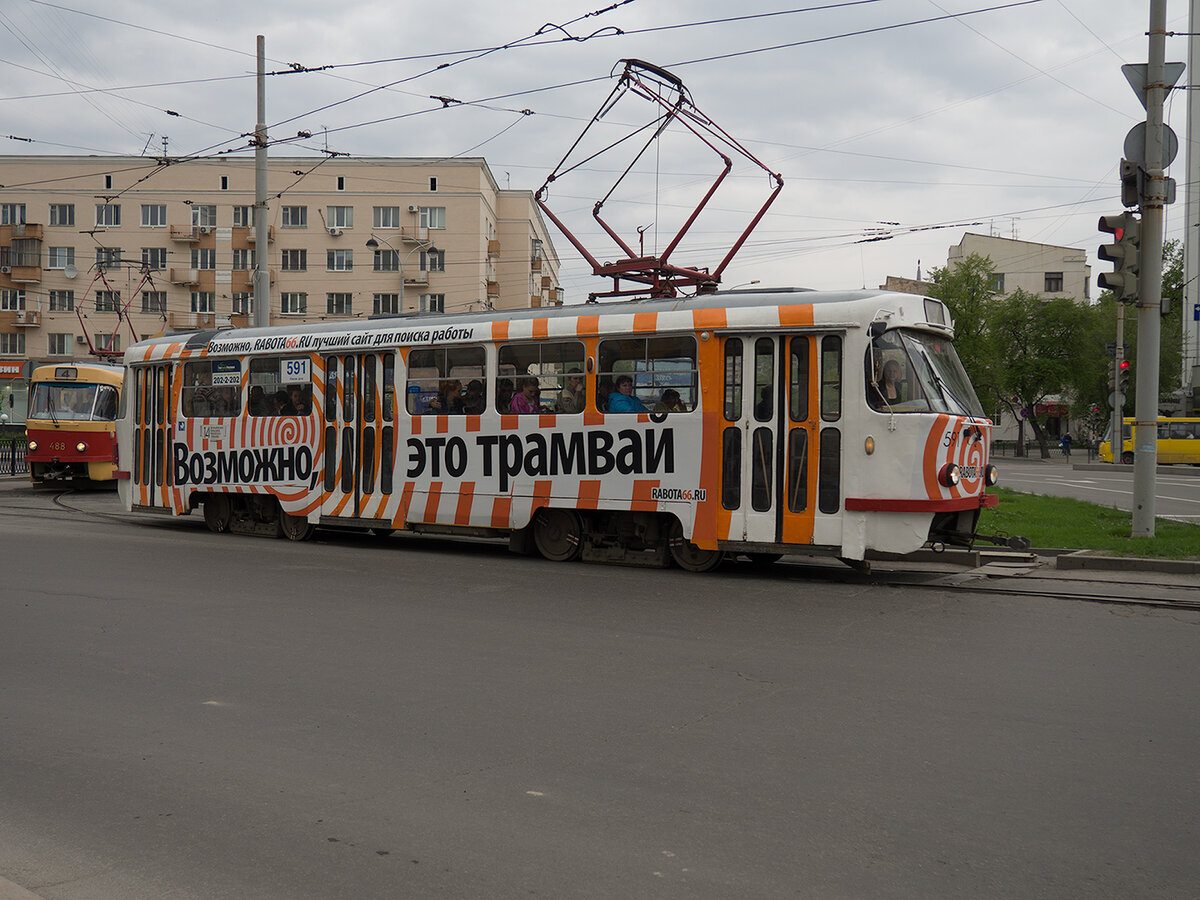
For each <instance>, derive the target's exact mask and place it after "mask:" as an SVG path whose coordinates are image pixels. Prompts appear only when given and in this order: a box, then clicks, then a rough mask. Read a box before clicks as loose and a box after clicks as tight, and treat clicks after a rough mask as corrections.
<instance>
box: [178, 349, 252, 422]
mask: <svg viewBox="0 0 1200 900" xmlns="http://www.w3.org/2000/svg"><path fill="white" fill-rule="evenodd" d="M180 393H181V395H182V397H181V400H182V405H183V414H184V415H185V416H188V417H191V418H203V417H205V416H236V415H238V413H240V412H241V411H242V361H241V360H240V359H198V360H194V361H192V362H189V363H185V364H184V366H183V387H182V389H181V391H180Z"/></svg>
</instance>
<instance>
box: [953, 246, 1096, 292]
mask: <svg viewBox="0 0 1200 900" xmlns="http://www.w3.org/2000/svg"><path fill="white" fill-rule="evenodd" d="M972 253H977V254H978V255H980V256H986V257H988V258H989V259H991V261H992V265H993V266H995V274H994V275H993V279H992V289H993V290H994V291H995V292H996V293H997V294H1011V293H1012V292H1013V291H1015V290H1017V288H1020V289H1022V290H1024V291H1026V292H1027V293H1030V294H1039V295H1041V296H1042V297H1044V298H1046V299H1047V300H1051V299H1054V298H1057V297H1070V298H1073V299H1075V300H1079V301H1084V300H1088V299H1090V298H1091V289H1090V285H1091V280H1092V269H1091V266H1089V265H1088V264H1087V252H1086V251H1084V250H1076V249H1074V248H1073V247H1056V246H1054V245H1053V244H1035V243H1033V242H1031V241H1017V240H1012V239H1010V238H1002V237H991V236H989V235H984V234H969V233H968V234H964V235H963V239H962V240H961V241H960V242H959V243H958V245H957V246H954V247H951V248H950V251H949V254H948V258H947V260H946V266H947V267H948V268H951V267H953V266H956V265H957V264H958V263H959V262H960V261H961V260H964V259H966V258H967V257H968V256H970V255H971V254H972Z"/></svg>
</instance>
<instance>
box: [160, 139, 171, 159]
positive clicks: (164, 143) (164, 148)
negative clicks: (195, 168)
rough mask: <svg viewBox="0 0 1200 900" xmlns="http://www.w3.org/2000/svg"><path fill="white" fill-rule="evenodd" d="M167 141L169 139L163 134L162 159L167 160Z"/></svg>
mask: <svg viewBox="0 0 1200 900" xmlns="http://www.w3.org/2000/svg"><path fill="white" fill-rule="evenodd" d="M169 140H170V138H169V137H167V136H166V135H165V134H164V135H163V136H162V145H163V159H166V158H167V141H169Z"/></svg>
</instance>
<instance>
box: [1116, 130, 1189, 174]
mask: <svg viewBox="0 0 1200 900" xmlns="http://www.w3.org/2000/svg"><path fill="white" fill-rule="evenodd" d="M1162 130H1163V147H1162V149H1163V158H1162V168H1164V169H1165V168H1166V167H1167V166H1169V165H1170V164H1171V163H1172V161H1173V160H1174V159H1175V157H1176V156H1177V155H1178V154H1179V138H1178V137H1176V136H1175V132H1174V131H1172V130H1171V129H1170V127H1169V126H1167V125H1163V127H1162ZM1125 158H1126V159H1128V160H1131V161H1132V162H1135V163H1137V164H1138V165H1139V166H1144V165H1146V123H1145V122H1138V123H1137V124H1136V125H1134V126H1133V127H1132V128H1130V129H1129V134H1127V135H1125Z"/></svg>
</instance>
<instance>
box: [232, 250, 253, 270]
mask: <svg viewBox="0 0 1200 900" xmlns="http://www.w3.org/2000/svg"><path fill="white" fill-rule="evenodd" d="M233 267H234V268H235V269H237V270H239V271H241V270H242V269H246V270H249V269H253V268H254V250H253V249H252V248H249V247H237V248H235V249H234V251H233Z"/></svg>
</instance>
